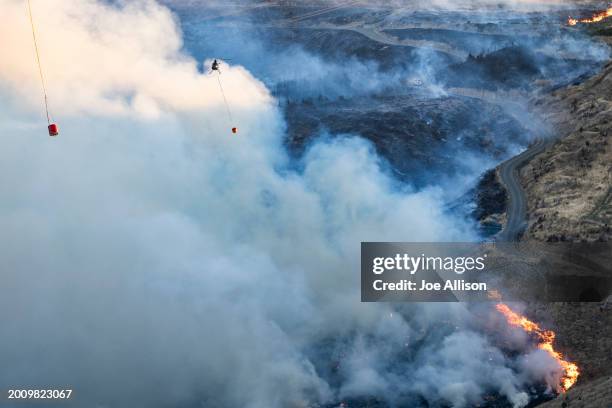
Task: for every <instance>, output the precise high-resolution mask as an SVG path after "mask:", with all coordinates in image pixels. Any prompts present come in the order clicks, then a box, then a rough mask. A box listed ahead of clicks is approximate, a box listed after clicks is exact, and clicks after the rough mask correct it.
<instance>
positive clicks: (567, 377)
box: [495, 303, 580, 392]
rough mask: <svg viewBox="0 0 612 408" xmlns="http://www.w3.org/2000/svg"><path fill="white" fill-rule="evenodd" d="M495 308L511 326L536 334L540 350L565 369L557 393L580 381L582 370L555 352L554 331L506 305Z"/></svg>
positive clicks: (499, 304) (501, 304)
mask: <svg viewBox="0 0 612 408" xmlns="http://www.w3.org/2000/svg"><path fill="white" fill-rule="evenodd" d="M495 308H496V309H497V311H499V312H500V313H501V314H503V315H504V317H505V318H506V321H507V322H508V324H510V325H511V326H516V327H520V328H522V329H523V330H524V331H526V332H527V333H532V334H534V335H535V336H536V337H537V338H538V339H539V340H540V344H538V348H539V349H540V350H544V351H546V352H547V353H548V354H549V355H550V356H551V357H552V358H554V359H555V360H557V362H558V363H559V365H560V366H561V368H563V377H561V381H560V384H559V389H558V390H557V391H560V392H565V391H567V390H568V389H570V387H571V386H572V385H574V384H575V383H576V381H577V380H578V376H579V375H580V370H579V369H578V366H577V365H576V364H574V363H570V362H569V361H567V360H564V359H563V355H562V354H561V353H559V352H558V351H555V349H554V347H553V342H554V341H555V332H554V331H552V330H543V329H542V328H541V327H540V326H539V325H538V324H537V323H535V322H532V321H531V320H529V319H527V318H526V317H525V316H521V315H520V314H518V313H516V312H514V311H513V310H512V309H510V308H509V307H508V306H507V305H506V304H504V303H498V304H496V305H495Z"/></svg>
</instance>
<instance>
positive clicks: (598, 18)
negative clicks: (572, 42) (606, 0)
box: [567, 7, 612, 26]
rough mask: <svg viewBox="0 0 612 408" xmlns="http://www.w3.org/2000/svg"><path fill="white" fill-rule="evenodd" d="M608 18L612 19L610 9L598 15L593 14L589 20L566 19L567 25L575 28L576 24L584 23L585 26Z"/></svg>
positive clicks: (611, 9)
mask: <svg viewBox="0 0 612 408" xmlns="http://www.w3.org/2000/svg"><path fill="white" fill-rule="evenodd" d="M608 17H612V7H610V8H608V9H607V10H605V11H602V12H600V13H597V14H594V15H593V16H592V17H591V18H583V19H576V18H571V17H568V19H567V24H569V25H571V26H575V25H576V24H578V23H585V24H590V23H598V22H600V21H601V20H603V19H606V18H608Z"/></svg>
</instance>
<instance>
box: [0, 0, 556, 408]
mask: <svg viewBox="0 0 612 408" xmlns="http://www.w3.org/2000/svg"><path fill="white" fill-rule="evenodd" d="M32 3H33V9H34V15H35V18H36V19H37V21H39V22H40V24H39V26H38V35H39V38H40V42H39V45H40V48H41V52H42V55H41V58H42V61H43V64H44V67H45V73H46V79H47V83H48V91H49V95H50V103H51V110H52V114H53V115H54V118H56V119H57V121H58V123H59V125H60V131H61V134H60V136H59V137H58V138H57V139H50V138H48V137H46V136H45V128H44V119H43V118H42V117H41V116H40V108H41V103H40V101H41V93H40V84H39V82H38V81H39V78H38V76H37V75H38V73H37V71H36V66H35V60H34V54H33V48H32V44H31V33H30V32H29V23H28V20H27V15H26V10H25V8H24V5H23V2H22V1H13V0H0V10H1V11H2V15H3V17H4V19H3V20H4V23H3V24H2V25H0V40H1V41H2V44H1V48H2V50H3V58H2V59H0V95H1V96H2V97H1V98H0V132H1V134H2V135H3V147H2V149H0V194H1V196H2V202H1V204H0V242H2V245H1V246H0V262H1V265H2V278H3V279H2V282H3V284H2V286H1V287H0V321H2V322H3V324H4V325H3V328H2V335H0V346H1V347H0V360H2V362H3V367H4V369H3V370H2V371H0V383H1V384H2V385H3V388H8V387H11V388H13V387H14V388H19V387H25V388H36V387H42V388H53V387H68V386H69V387H71V388H73V389H74V390H75V396H74V399H75V403H76V404H77V406H96V407H136V406H138V407H170V406H173V407H174V406H205V407H237V406H240V407H250V408H260V407H261V408H270V407H292V406H295V407H303V406H309V405H312V404H315V403H323V404H325V403H332V402H335V401H339V400H340V399H343V398H349V397H355V396H367V395H375V396H379V397H380V398H388V402H389V404H391V405H393V404H399V403H411V404H413V406H418V404H422V403H423V402H424V401H425V402H427V403H430V404H432V405H434V404H439V403H440V401H443V402H444V403H447V404H450V405H452V406H456V407H462V406H468V405H471V404H474V403H476V402H478V401H480V400H481V398H482V395H483V394H484V393H485V392H490V391H491V392H496V393H499V394H500V395H503V396H505V397H506V398H507V399H508V401H510V402H511V404H512V405H514V406H516V407H522V406H524V405H525V404H526V403H527V401H528V396H527V394H526V393H525V391H524V389H525V387H526V385H527V384H530V383H531V382H533V381H546V378H545V377H546V376H550V375H551V374H550V372H551V371H550V370H542V369H541V367H543V365H542V364H533V362H532V361H533V359H532V361H527V360H525V361H518V360H513V359H511V358H509V357H506V356H505V355H504V354H503V353H502V352H501V351H500V350H499V349H498V348H497V347H496V345H495V342H494V339H489V338H488V337H487V336H486V335H485V334H484V330H483V328H482V327H481V326H480V325H479V324H476V323H475V322H474V319H473V317H472V312H470V311H469V310H467V309H466V308H465V307H464V306H461V305H452V306H448V305H429V307H428V306H427V305H409V306H401V307H393V306H391V305H386V304H361V303H360V301H359V300H360V293H359V281H358V280H359V273H358V270H359V244H360V242H361V241H366V240H367V241H424V242H428V241H432V242H433V241H469V240H475V239H478V236H477V233H476V232H475V229H474V226H473V225H471V224H470V223H469V222H467V221H465V220H463V219H462V218H460V217H455V216H453V215H452V214H449V213H448V212H447V211H446V210H445V208H444V204H445V201H446V200H447V198H448V197H447V193H446V192H445V191H444V189H443V188H442V187H441V186H440V185H436V184H434V183H432V184H430V185H428V186H426V187H425V188H420V189H416V188H413V187H412V186H410V185H402V186H401V187H398V183H397V181H396V180H394V178H393V176H392V172H391V170H390V168H389V164H388V163H387V161H386V160H384V159H383V158H381V157H379V156H378V155H377V153H376V150H375V148H374V146H373V145H372V143H371V142H369V141H367V140H365V139H363V138H360V137H359V135H350V134H348V135H340V136H336V137H333V138H321V139H318V140H317V141H314V142H312V143H311V144H309V146H308V148H307V149H306V151H305V153H304V154H303V156H302V157H300V159H299V163H294V162H293V161H292V159H291V158H290V156H289V155H288V153H287V152H286V150H285V147H284V145H283V142H284V138H285V134H286V126H287V125H286V123H285V120H284V118H283V112H282V110H281V109H280V108H279V106H278V104H277V101H276V99H275V98H274V97H273V96H272V95H271V93H270V91H269V90H268V88H267V87H266V85H264V83H263V82H262V81H261V80H260V79H258V78H256V77H255V76H254V75H253V74H252V73H251V72H250V71H249V70H248V69H247V68H246V67H244V66H240V65H236V64H233V65H228V64H225V63H224V64H223V66H222V72H223V73H222V76H221V79H222V81H223V86H224V88H225V91H226V94H227V98H228V102H229V105H230V106H231V107H232V109H233V116H234V121H233V122H232V121H230V119H229V118H228V117H227V115H226V111H225V107H224V106H223V104H222V98H221V95H220V91H219V88H218V84H217V82H216V81H217V80H216V78H215V77H214V76H213V75H208V74H207V73H206V72H202V70H201V69H200V70H199V69H198V66H199V65H200V64H204V66H207V65H208V64H209V63H210V58H214V57H215V55H209V56H208V57H206V58H207V59H206V60H205V61H196V60H195V59H194V58H193V57H191V56H190V55H188V54H187V53H186V52H185V51H184V48H185V47H184V43H183V37H182V31H181V28H180V24H179V20H178V18H177V17H176V16H175V15H174V14H173V13H172V12H171V11H170V10H169V9H168V8H166V7H165V6H162V5H160V4H158V3H156V2H154V1H144V0H143V1H140V0H139V1H130V2H113V3H106V2H102V1H96V0H85V1H79V2H69V1H62V0H47V1H32ZM304 55H305V54H304ZM291 58H293V57H291ZM304 58H307V56H304ZM307 62H308V63H310V64H318V63H319V62H318V61H317V60H316V59H308V60H307ZM350 64H358V63H357V62H355V61H353V62H351V63H350ZM350 64H349V67H352V65H350ZM349 69H351V72H354V71H359V69H356V70H353V69H352V68H349ZM368 71H369V70H368ZM331 75H332V76H334V75H336V74H334V73H333V71H332V74H331ZM337 75H340V74H339V73H338V74H337ZM380 75H383V74H380ZM389 75H394V74H389ZM364 76H365V73H364ZM336 78H337V76H336ZM317 80H318V79H317ZM317 80H315V81H314V82H316V81H317ZM376 80H377V79H376V77H375V78H374V79H373V83H372V84H370V85H368V86H372V89H374V88H377V89H378V85H377V83H376ZM384 81H386V79H384V80H381V83H382V82H384ZM234 125H237V126H239V133H238V134H237V135H232V134H231V133H230V128H231V127H232V126H234ZM483 162H486V160H484V159H483ZM477 171H480V169H473V170H472V171H471V172H474V173H476V172H477ZM461 177H463V176H462V175H460V176H459V180H460V183H461V184H464V183H465V180H463V179H462V178H461ZM447 182H448V183H449V184H452V180H448V181H447ZM489 318H490V319H495V317H494V316H493V317H491V316H490V317H489ZM517 342H518V344H519V345H520V347H527V346H526V344H527V342H528V339H524V338H523V339H518V340H517ZM535 353H536V354H537V352H535ZM537 356H538V358H539V359H541V360H542V361H544V363H543V364H544V365H545V364H548V365H549V367H550V365H551V364H553V363H554V362H551V361H550V359H548V360H547V357H546V356H545V355H540V354H537ZM334 361H338V362H339V365H336V366H335V368H334V367H333V366H334V364H333V362H334ZM538 367H539V368H538ZM552 369H553V371H554V369H555V367H554V366H552ZM554 380H555V378H548V381H549V382H553V383H554Z"/></svg>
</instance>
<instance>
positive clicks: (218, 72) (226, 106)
mask: <svg viewBox="0 0 612 408" xmlns="http://www.w3.org/2000/svg"><path fill="white" fill-rule="evenodd" d="M216 71H217V82H218V83H219V89H220V90H221V95H223V102H224V103H225V109H226V110H227V117H228V119H229V121H230V124H233V123H234V118H233V116H232V111H231V110H230V106H229V103H228V102H227V98H226V97H225V91H224V90H223V85H222V84H221V72H220V71H219V70H216ZM232 133H238V128H237V127H232Z"/></svg>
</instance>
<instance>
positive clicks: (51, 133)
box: [49, 123, 59, 136]
mask: <svg viewBox="0 0 612 408" xmlns="http://www.w3.org/2000/svg"><path fill="white" fill-rule="evenodd" d="M57 135H59V128H58V127H57V124H55V123H52V124H50V125H49V136H57Z"/></svg>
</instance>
